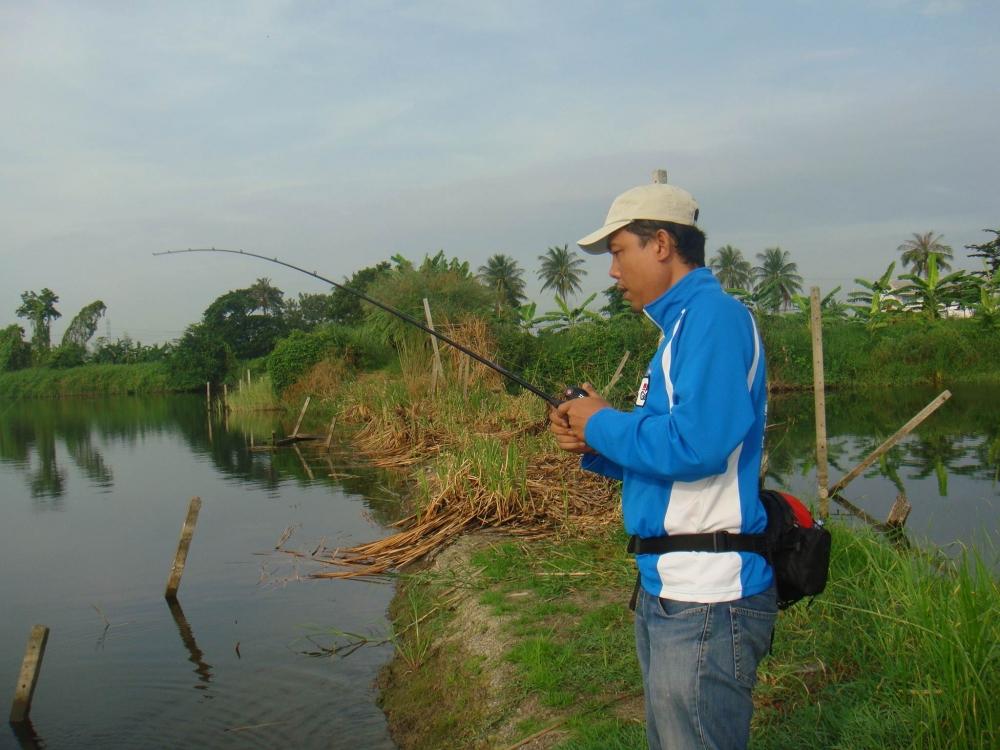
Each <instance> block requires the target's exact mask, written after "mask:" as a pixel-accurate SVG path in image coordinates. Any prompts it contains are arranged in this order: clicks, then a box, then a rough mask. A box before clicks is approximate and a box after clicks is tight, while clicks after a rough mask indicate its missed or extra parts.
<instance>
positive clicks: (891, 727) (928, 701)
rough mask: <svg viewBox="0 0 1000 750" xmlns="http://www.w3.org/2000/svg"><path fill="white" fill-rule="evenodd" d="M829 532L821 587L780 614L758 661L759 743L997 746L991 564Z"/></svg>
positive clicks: (996, 624)
mask: <svg viewBox="0 0 1000 750" xmlns="http://www.w3.org/2000/svg"><path fill="white" fill-rule="evenodd" d="M834 532H835V536H834V554H833V558H832V561H831V573H830V583H829V585H828V587H827V590H826V591H825V592H824V594H823V595H822V596H820V597H818V598H817V599H816V600H815V601H814V602H813V603H812V604H811V605H809V606H802V605H799V606H797V607H795V608H793V609H790V610H788V611H787V612H786V613H784V614H783V615H782V617H781V619H780V620H779V625H778V629H777V635H776V642H775V656H774V658H773V659H771V660H767V661H765V662H764V664H763V666H762V669H761V675H762V677H761V682H762V685H761V688H760V689H759V690H758V695H759V697H760V698H761V699H762V701H763V704H764V709H763V711H762V712H760V715H759V716H758V718H757V721H759V723H760V724H761V732H760V735H761V740H762V741H761V743H760V746H761V747H767V748H784V747H789V748H790V747H793V746H795V745H796V742H795V741H794V740H793V738H795V737H802V736H811V737H813V738H814V740H813V742H814V743H815V744H817V745H818V746H821V747H847V746H851V747H880V746H884V747H919V748H955V750H958V748H963V749H964V748H983V749H984V750H985V748H994V747H997V742H998V741H1000V734H998V732H1000V728H998V727H1000V702H998V701H997V699H996V696H997V695H998V691H1000V589H998V585H997V581H996V580H995V578H994V577H993V576H992V575H991V573H990V570H989V569H988V567H987V566H986V565H985V564H984V563H983V561H982V560H981V559H980V558H979V557H978V556H976V555H975V554H973V553H968V554H965V555H963V556H962V558H961V559H960V560H958V561H957V562H951V561H943V560H941V559H939V558H932V557H930V556H928V555H927V554H926V553H921V552H906V553H903V552H900V551H898V550H896V549H894V548H892V547H890V546H889V545H887V544H886V543H885V542H884V541H881V540H880V539H877V538H875V537H874V536H873V534H872V533H869V532H866V531H864V530H860V531H859V530H846V529H843V528H837V527H834Z"/></svg>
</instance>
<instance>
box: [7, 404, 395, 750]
mask: <svg viewBox="0 0 1000 750" xmlns="http://www.w3.org/2000/svg"><path fill="white" fill-rule="evenodd" d="M273 421H274V420H273V418H263V419H257V421H256V422H254V423H240V424H237V422H236V420H235V419H234V420H231V422H230V424H229V429H228V430H227V429H226V426H225V425H224V424H222V423H220V421H219V420H218V418H216V419H215V420H213V423H212V424H211V434H210V432H209V419H208V417H207V415H206V410H205V406H204V400H203V399H199V398H197V397H193V396H192V397H185V396H171V397H161V398H119V399H107V400H63V401H31V402H19V403H13V404H11V403H3V402H0V570H2V571H3V574H2V576H0V601H2V602H3V604H2V609H3V617H2V619H0V643H3V644H4V646H3V648H2V649H0V685H6V686H7V687H6V688H5V689H0V694H5V695H7V696H8V697H12V696H13V690H14V686H15V682H16V679H17V674H18V671H19V669H20V664H21V659H22V656H23V653H24V648H25V645H26V643H27V638H28V634H29V633H30V631H31V627H32V625H34V624H35V623H40V624H44V625H47V626H48V627H49V628H50V635H49V640H48V646H47V649H46V652H45V657H44V662H43V665H42V670H41V675H40V679H39V682H38V687H37V690H36V692H35V696H34V702H33V706H32V711H31V719H32V728H33V731H34V734H35V737H34V739H33V738H32V737H30V736H22V737H20V738H18V737H16V736H15V735H14V734H13V732H12V730H11V729H10V728H9V727H6V726H5V728H4V729H3V730H0V747H19V746H20V747H32V746H36V745H37V746H42V747H46V748H68V747H73V748H88V747H101V748H118V747H120V748H126V747H128V748H133V747H209V748H227V747H234V748H235V747H240V748H243V747H281V746H285V747H297V748H308V747H323V748H358V747H365V748H391V747H393V744H392V742H391V740H390V739H389V735H388V731H387V728H386V725H385V719H384V716H383V714H382V713H381V711H380V710H379V708H378V707H377V706H376V704H375V698H376V694H375V689H374V687H373V681H374V679H375V676H376V674H377V671H378V669H379V668H380V667H381V665H382V664H384V663H385V662H386V661H387V660H388V659H389V657H390V656H391V652H392V647H391V645H389V644H387V643H384V642H383V641H384V639H385V637H386V634H387V633H388V623H387V621H386V608H387V606H388V603H389V600H390V599H391V597H392V594H393V589H392V586H391V585H387V584H384V583H372V582H359V581H331V580H301V576H302V575H303V573H304V572H306V571H305V570H304V569H303V566H301V565H298V564H297V563H296V558H295V557H293V556H291V555H288V554H283V553H281V552H277V551H275V546H276V545H277V544H278V542H279V540H280V539H281V538H282V536H283V535H285V534H286V532H287V533H290V534H291V536H290V537H289V538H288V540H287V541H286V542H285V543H284V548H285V549H288V550H302V551H305V552H307V553H308V552H309V551H311V550H312V549H314V548H315V547H316V546H317V545H318V544H319V543H320V542H321V541H323V537H324V536H325V542H324V543H325V544H326V545H328V546H330V547H334V546H338V545H349V544H352V543H357V542H361V541H365V540H370V539H373V538H377V537H381V536H384V535H385V534H386V533H387V532H386V530H385V524H387V523H388V522H390V521H391V520H392V517H393V513H394V512H395V508H396V507H397V501H398V497H397V496H396V494H395V492H396V490H395V489H393V487H392V486H391V485H390V484H389V481H390V479H389V478H388V477H386V476H385V475H384V474H380V473H376V472H374V471H373V470H371V469H369V468H366V467H363V466H362V467H350V468H345V465H346V464H347V463H348V458H347V456H346V454H345V452H344V451H345V449H344V448H343V447H340V448H338V446H337V445H336V444H335V445H334V446H333V452H332V453H331V454H330V455H331V460H330V462H329V463H328V462H327V460H326V458H327V454H326V453H325V452H323V453H318V452H316V451H312V452H311V451H309V450H307V449H306V448H303V449H302V450H301V451H300V453H301V458H300V455H299V453H296V452H295V451H293V450H292V449H288V448H286V449H282V450H281V451H280V452H278V453H275V454H274V455H271V454H269V453H262V452H251V451H250V450H248V447H247V446H248V443H249V434H250V432H251V431H255V432H256V439H257V441H260V440H261V436H267V437H269V436H270V433H271V430H272V429H277V430H278V434H279V435H281V434H284V433H285V432H286V431H287V430H289V429H290V427H291V425H289V424H286V425H285V426H284V428H285V429H284V430H282V429H281V427H280V426H279V425H276V424H273ZM331 473H337V474H341V475H343V474H349V475H350V476H346V477H345V476H340V477H338V478H331V477H330V476H329V474H331ZM310 475H311V476H310ZM194 495H198V496H200V497H201V498H202V501H203V505H202V509H201V513H200V516H199V518H198V523H197V527H196V529H195V533H194V538H193V540H192V543H191V548H190V553H189V556H188V559H187V567H186V569H185V572H184V577H183V580H182V583H181V587H180V591H179V595H178V599H179V604H180V607H174V608H170V607H168V606H167V603H166V600H165V599H164V597H163V592H164V588H165V586H166V581H167V576H168V574H169V571H170V566H171V562H172V560H173V556H174V552H175V551H176V548H177V542H178V538H179V535H180V529H181V524H182V523H183V521H184V518H185V514H186V512H187V506H188V501H189V499H190V498H191V497H192V496H194ZM347 633H351V634H354V636H348V635H345V634H347ZM355 636H362V637H364V638H365V639H367V640H368V641H370V642H369V643H367V644H366V645H362V646H360V647H358V648H357V649H356V650H353V652H352V647H353V646H354V645H357V644H359V643H362V641H359V640H358V638H357V637H355ZM379 643H381V645H377V644H379ZM338 648H339V649H340V651H339V653H333V651H334V650H335V649H338ZM5 710H6V708H5ZM32 743H34V744H32Z"/></svg>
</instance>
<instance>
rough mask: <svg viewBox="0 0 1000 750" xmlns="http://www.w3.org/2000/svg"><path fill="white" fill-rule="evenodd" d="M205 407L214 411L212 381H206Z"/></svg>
mask: <svg viewBox="0 0 1000 750" xmlns="http://www.w3.org/2000/svg"><path fill="white" fill-rule="evenodd" d="M205 407H206V408H207V409H208V410H209V411H212V381H211V380H206V381H205Z"/></svg>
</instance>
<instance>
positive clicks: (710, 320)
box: [560, 308, 759, 481]
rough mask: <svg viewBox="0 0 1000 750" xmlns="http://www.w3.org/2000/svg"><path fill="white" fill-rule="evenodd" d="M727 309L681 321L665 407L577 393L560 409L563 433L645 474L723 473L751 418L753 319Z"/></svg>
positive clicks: (683, 477)
mask: <svg viewBox="0 0 1000 750" xmlns="http://www.w3.org/2000/svg"><path fill="white" fill-rule="evenodd" d="M731 310H732V308H730V310H711V311H708V314H702V315H698V316H689V317H688V318H687V319H686V320H685V321H684V326H685V330H684V333H683V337H684V341H683V345H682V346H680V347H679V348H678V351H677V352H675V355H676V358H675V362H676V364H677V367H676V373H677V379H676V380H675V381H674V383H673V385H674V406H673V409H672V410H671V411H670V412H668V413H666V414H652V413H650V412H648V411H647V410H645V409H637V410H635V411H633V412H620V411H617V410H615V409H612V408H609V407H601V408H594V407H595V406H596V405H595V404H593V403H587V402H591V401H592V400H591V399H580V403H568V404H564V405H563V406H561V407H560V411H564V410H565V414H566V417H567V421H568V423H569V425H570V429H571V431H573V432H574V434H576V435H577V436H578V437H581V438H583V439H584V440H585V442H586V444H587V445H589V446H590V447H592V448H593V449H594V450H596V451H597V452H598V453H599V454H600V455H601V456H603V457H604V458H606V459H608V460H610V461H612V462H614V463H615V464H618V465H619V466H621V467H625V468H627V469H630V470H633V471H636V472H639V473H642V474H646V475H648V476H652V477H658V478H662V479H667V480H679V481H694V480H697V479H702V478H704V477H707V476H711V475H712V474H721V473H722V472H724V471H725V469H726V461H727V459H728V457H729V455H730V454H731V453H732V452H733V450H734V449H735V448H736V446H737V445H739V443H740V442H742V440H743V439H744V438H745V436H746V434H747V432H748V431H749V429H750V427H751V425H752V424H753V421H754V408H753V403H752V400H751V397H750V388H749V385H748V375H749V370H750V368H751V367H752V362H753V359H754V353H755V346H754V331H753V324H752V323H751V322H750V320H749V317H748V316H746V313H745V311H743V313H744V315H743V316H741V318H742V319H741V318H738V317H736V316H735V315H733V314H732V313H731ZM756 351H757V353H758V355H759V348H758V349H757V350H756Z"/></svg>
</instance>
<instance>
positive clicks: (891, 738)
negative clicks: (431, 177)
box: [295, 366, 1000, 750]
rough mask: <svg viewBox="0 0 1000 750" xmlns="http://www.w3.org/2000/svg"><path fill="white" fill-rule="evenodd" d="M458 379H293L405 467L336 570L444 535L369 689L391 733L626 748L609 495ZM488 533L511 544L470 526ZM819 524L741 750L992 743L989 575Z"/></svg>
mask: <svg viewBox="0 0 1000 750" xmlns="http://www.w3.org/2000/svg"><path fill="white" fill-rule="evenodd" d="M324 367H325V366H324ZM415 369H416V371H417V372H420V371H421V370H420V368H415ZM422 372H426V370H422ZM458 374H460V373H459V371H458V370H455V371H452V370H451V369H449V368H446V375H447V377H448V386H447V387H446V388H445V390H444V391H443V392H439V393H438V394H437V395H436V396H431V395H430V391H431V389H430V383H429V381H428V380H427V378H426V377H423V376H422V375H418V374H413V373H412V372H411V374H409V375H407V374H406V373H403V374H402V375H400V376H398V377H390V376H388V375H384V374H383V375H377V376H365V377H360V378H354V379H352V380H351V381H350V382H344V381H343V380H342V379H341V378H340V376H339V373H338V372H337V371H336V370H335V369H334V370H329V369H326V370H324V369H323V368H319V369H314V370H313V371H311V372H310V374H309V376H308V378H307V382H308V383H309V387H308V389H306V390H308V391H309V392H310V393H311V394H312V395H313V396H314V403H316V404H317V407H318V409H319V410H320V411H321V412H322V411H326V410H330V411H333V412H335V413H337V414H338V417H339V419H340V420H341V422H340V423H342V424H344V425H346V426H350V427H352V428H353V429H354V431H355V444H356V445H357V447H358V448H359V450H360V451H362V452H364V453H366V454H368V455H369V456H371V457H372V459H373V461H374V462H375V463H377V464H379V465H384V466H393V467H396V468H398V469H401V470H403V471H406V472H409V473H410V476H411V493H410V495H411V498H412V501H413V506H414V515H413V516H412V518H411V519H410V524H411V526H410V528H409V529H408V530H407V531H405V532H403V533H402V534H399V535H396V536H393V537H389V538H388V539H387V540H380V541H379V542H377V543H375V544H373V545H364V546H363V547H364V548H363V549H360V550H355V551H353V552H355V553H357V554H354V556H352V551H351V550H347V551H344V550H341V551H340V558H339V561H340V562H341V563H344V562H347V563H349V564H350V565H351V566H359V567H356V568H355V567H348V568H346V569H345V568H340V567H336V566H335V567H334V568H333V570H335V571H339V572H335V573H334V574H336V575H339V574H341V573H342V572H344V571H345V570H346V571H348V573H351V572H356V571H357V570H361V571H365V570H367V571H371V572H379V571H385V570H390V569H394V568H396V567H397V566H398V565H401V564H404V563H406V562H408V561H412V560H413V559H414V558H415V557H417V556H418V554H419V553H421V552H426V551H433V550H437V549H440V548H441V547H442V546H445V545H447V544H448V543H450V542H455V540H458V541H457V542H456V543H455V544H453V545H452V546H451V547H450V548H448V549H447V550H446V551H445V552H444V553H443V554H441V555H440V557H439V558H438V560H437V562H436V564H435V566H434V567H432V568H429V569H427V570H424V571H422V572H420V573H415V574H405V575H403V576H401V578H400V581H399V590H398V595H397V597H396V600H395V602H394V604H393V608H392V613H391V614H392V618H393V621H394V624H395V625H394V627H395V633H396V635H395V642H396V645H397V655H396V658H395V659H394V661H393V663H392V664H391V666H390V667H389V668H388V669H387V671H386V672H385V674H384V675H383V680H382V699H383V705H384V708H385V711H386V714H387V716H388V717H389V721H390V724H391V726H392V728H393V731H394V733H395V736H396V739H397V741H398V742H399V743H400V745H401V747H404V748H436V747H469V748H477V747H508V746H513V745H515V743H518V742H521V741H522V740H524V739H526V738H529V737H531V736H532V735H535V734H537V735H538V736H537V737H536V738H535V739H534V740H531V742H529V743H528V744H527V745H524V746H525V747H536V748H538V747H563V748H595V749H596V748H616V747H617V748H641V747H643V746H644V734H643V727H642V701H641V697H640V694H641V689H640V684H639V677H638V671H637V667H636V663H635V657H634V654H633V644H632V630H631V614H630V613H629V612H628V609H627V606H626V603H627V601H628V597H629V594H630V592H631V586H632V583H633V580H634V579H633V575H634V573H633V568H632V562H631V560H630V559H629V557H628V556H627V555H626V554H625V553H624V538H623V536H622V533H621V532H620V530H619V525H620V519H619V518H618V509H617V494H616V491H615V489H614V487H613V486H612V487H608V486H606V485H605V486H601V485H593V486H589V487H586V491H585V492H581V488H583V487H584V483H585V482H586V481H587V479H588V478H587V477H586V476H585V475H583V474H581V473H580V472H579V470H578V469H577V467H576V462H575V461H574V460H572V458H570V459H569V460H568V461H565V460H563V463H553V462H559V461H560V460H562V459H565V457H564V456H563V457H562V458H561V457H560V456H561V454H558V452H555V451H553V450H552V446H551V441H550V440H548V439H547V435H545V433H544V429H545V422H544V415H545V408H544V405H543V404H541V403H540V402H538V401H537V399H532V398H529V397H526V396H520V397H511V396H509V395H507V394H506V393H504V392H503V389H502V387H500V386H501V384H500V383H498V382H496V381H495V380H494V379H492V376H488V375H487V376H482V377H480V376H476V377H477V378H479V379H474V380H471V381H470V380H468V379H467V380H465V381H464V382H463V380H462V378H461V377H456V375H458ZM302 382H306V381H302ZM302 393H304V391H300V392H298V393H296V397H295V400H296V401H297V400H298V398H300V397H301V395H302ZM572 493H577V494H572ZM484 528H485V529H486V530H487V531H490V530H500V532H503V533H507V534H514V535H515V536H514V537H513V538H507V539H506V540H503V541H501V540H499V539H498V538H497V537H496V536H495V535H493V534H485V535H484V534H483V533H482V532H480V533H475V534H472V535H469V534H468V533H467V532H469V531H474V530H478V529H484ZM834 533H835V543H834V555H833V562H832V571H831V582H830V585H829V587H828V590H827V592H826V593H825V594H824V595H823V596H821V597H819V598H818V599H816V600H815V601H814V602H813V603H812V604H811V605H808V606H807V605H806V603H802V604H800V605H798V606H796V607H795V608H793V609H792V610H789V611H788V612H785V613H783V614H782V615H781V617H780V618H779V626H778V631H777V636H776V641H775V651H774V654H773V655H772V656H771V657H770V658H769V659H768V660H767V661H766V662H765V663H764V665H763V667H762V669H761V673H760V684H759V686H758V689H757V692H756V700H757V702H758V711H757V713H756V716H755V719H754V741H753V742H754V745H753V746H754V747H757V748H792V747H801V746H802V745H803V742H804V741H805V743H806V744H807V745H808V746H814V747H843V748H846V747H850V748H852V750H853V749H854V748H861V747H884V748H910V747H920V748H989V747H995V746H996V743H997V742H998V741H1000V736H998V731H1000V729H998V724H1000V707H998V706H1000V704H997V702H996V701H995V700H994V698H995V695H996V693H997V691H998V690H1000V646H998V644H1000V624H998V623H1000V590H998V586H997V582H996V580H995V579H994V578H993V577H992V576H991V575H990V573H989V572H988V566H985V565H983V564H982V563H980V562H979V561H978V560H977V559H975V558H974V557H973V558H971V559H969V560H967V561H965V562H963V563H962V564H961V565H959V566H957V567H952V566H945V565H944V564H943V563H941V562H940V561H937V562H935V561H934V560H932V559H931V558H929V557H928V556H927V555H923V554H921V553H918V552H913V553H906V552H901V551H899V550H897V549H895V548H893V547H891V546H889V545H888V544H886V543H885V542H884V541H883V540H881V539H879V538H876V537H874V536H872V535H871V534H869V533H867V532H865V531H863V530H855V529H850V528H846V527H843V526H835V528H834ZM518 534H529V535H531V538H530V539H529V538H524V537H522V536H517V535H518Z"/></svg>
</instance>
